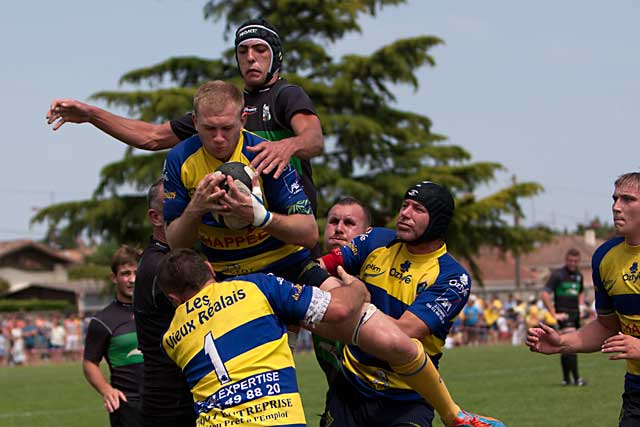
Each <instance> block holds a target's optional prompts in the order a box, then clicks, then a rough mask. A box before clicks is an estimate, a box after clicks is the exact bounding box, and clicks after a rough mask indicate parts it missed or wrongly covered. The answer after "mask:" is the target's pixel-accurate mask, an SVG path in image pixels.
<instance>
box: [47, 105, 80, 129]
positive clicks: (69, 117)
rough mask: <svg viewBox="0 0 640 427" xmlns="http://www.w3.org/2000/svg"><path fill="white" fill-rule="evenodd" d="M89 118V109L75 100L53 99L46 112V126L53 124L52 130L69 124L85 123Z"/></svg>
mask: <svg viewBox="0 0 640 427" xmlns="http://www.w3.org/2000/svg"><path fill="white" fill-rule="evenodd" d="M90 118H91V114H90V107H89V105H88V104H85V103H83V102H80V101H76V100H75V99H55V100H53V102H52V103H51V106H50V107H49V111H48V112H47V124H52V123H53V130H58V129H59V128H60V126H62V125H63V124H65V123H67V122H69V123H86V122H88V121H89V119H90Z"/></svg>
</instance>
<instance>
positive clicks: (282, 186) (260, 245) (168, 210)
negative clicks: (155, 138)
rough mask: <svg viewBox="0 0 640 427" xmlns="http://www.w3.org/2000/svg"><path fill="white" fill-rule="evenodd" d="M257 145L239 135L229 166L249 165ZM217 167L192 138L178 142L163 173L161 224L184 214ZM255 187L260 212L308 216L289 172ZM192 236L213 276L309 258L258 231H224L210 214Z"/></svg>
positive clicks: (304, 251) (305, 203) (299, 188)
mask: <svg viewBox="0 0 640 427" xmlns="http://www.w3.org/2000/svg"><path fill="white" fill-rule="evenodd" d="M263 141H264V139H262V138H260V137H259V136H257V135H255V134H252V133H251V132H249V131H246V130H243V131H242V132H241V133H240V140H239V141H238V145H237V146H236V149H235V151H234V152H233V154H232V155H231V158H230V159H229V161H236V162H241V163H244V164H246V165H248V164H250V163H251V161H252V160H253V158H254V157H255V156H256V155H257V153H250V152H249V151H248V150H247V147H251V146H255V145H257V144H259V143H261V142H263ZM222 163H223V162H221V161H220V160H218V159H216V158H215V157H213V156H212V155H210V154H209V153H207V151H206V150H205V149H204V147H203V146H202V142H201V141H200V137H199V136H198V135H194V136H192V137H191V138H188V139H186V140H184V141H182V142H180V143H179V144H178V145H176V146H175V147H173V148H172V149H171V150H170V151H169V154H168V155H167V159H166V161H165V164H164V171H163V177H164V191H165V193H164V219H165V221H166V222H167V223H170V222H171V221H173V220H174V219H176V218H178V217H179V216H180V215H181V214H182V212H184V210H185V208H186V207H187V205H188V204H189V201H190V200H191V196H192V194H193V193H194V192H195V189H196V187H197V186H198V183H199V182H200V181H201V180H202V178H204V176H205V175H207V174H209V173H211V172H213V171H214V170H215V169H216V168H217V167H218V166H220V165H221V164H222ZM260 185H261V187H262V189H263V196H264V203H265V207H266V208H267V209H269V210H270V211H272V212H276V213H280V214H292V213H303V214H311V213H312V212H311V205H310V203H309V199H308V198H307V196H306V195H305V193H304V191H302V184H301V182H300V179H299V177H298V174H297V173H296V171H295V169H293V168H292V167H291V166H287V168H286V169H285V170H284V172H283V173H282V175H280V178H278V179H277V180H275V179H273V175H271V174H270V175H264V174H262V175H260ZM198 234H199V240H200V246H201V250H202V252H203V253H204V254H205V255H206V257H207V258H208V259H209V261H210V262H211V264H212V265H213V267H214V268H215V270H216V271H217V272H219V273H222V274H224V275H227V276H237V275H239V274H248V273H255V272H258V271H264V270H269V271H272V270H276V269H278V268H281V267H283V266H286V265H293V264H295V263H297V262H300V261H302V260H303V259H305V258H307V257H308V256H309V250H308V249H305V248H303V247H302V246H297V245H290V244H285V243H284V242H282V241H280V240H278V239H276V238H275V237H273V236H271V235H270V234H269V233H268V232H266V231H264V230H262V229H259V228H254V227H248V228H245V229H242V230H231V229H228V228H226V227H225V226H223V225H221V224H219V223H218V222H216V221H215V220H214V219H213V216H212V215H211V214H210V213H208V214H206V215H204V216H203V217H202V223H201V224H200V228H199V230H198Z"/></svg>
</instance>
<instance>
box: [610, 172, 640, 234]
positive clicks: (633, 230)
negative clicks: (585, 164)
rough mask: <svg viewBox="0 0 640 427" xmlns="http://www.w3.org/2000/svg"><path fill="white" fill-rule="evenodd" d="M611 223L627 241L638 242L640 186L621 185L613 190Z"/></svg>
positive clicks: (639, 230)
mask: <svg viewBox="0 0 640 427" xmlns="http://www.w3.org/2000/svg"><path fill="white" fill-rule="evenodd" d="M613 225H614V227H615V229H616V233H617V234H618V235H619V236H624V237H625V238H626V239H627V243H629V244H632V245H639V244H640V187H639V186H636V185H629V184H627V185H621V186H618V187H616V188H615V191H614V192H613Z"/></svg>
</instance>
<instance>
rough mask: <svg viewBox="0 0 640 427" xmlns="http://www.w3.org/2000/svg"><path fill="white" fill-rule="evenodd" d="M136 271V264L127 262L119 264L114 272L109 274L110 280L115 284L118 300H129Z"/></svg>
mask: <svg viewBox="0 0 640 427" xmlns="http://www.w3.org/2000/svg"><path fill="white" fill-rule="evenodd" d="M137 272H138V264H134V263H127V264H122V265H120V266H119V267H118V270H117V271H116V273H115V274H111V281H113V284H114V285H116V295H117V297H118V300H120V301H123V302H131V298H132V296H133V286H134V284H135V282H136V273H137Z"/></svg>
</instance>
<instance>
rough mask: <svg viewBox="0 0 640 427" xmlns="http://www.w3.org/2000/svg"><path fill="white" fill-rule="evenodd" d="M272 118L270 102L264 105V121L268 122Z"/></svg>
mask: <svg viewBox="0 0 640 427" xmlns="http://www.w3.org/2000/svg"><path fill="white" fill-rule="evenodd" d="M269 120H271V110H270V109H269V104H264V105H263V106H262V121H263V122H268V121H269Z"/></svg>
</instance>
